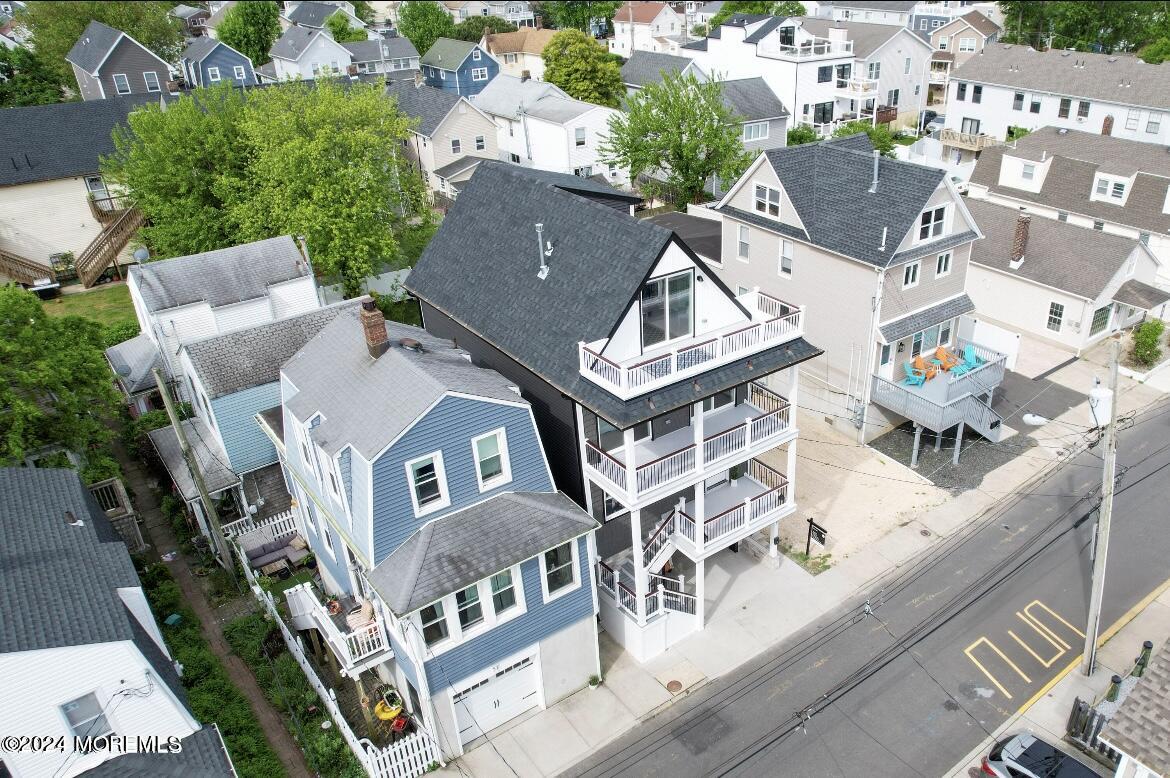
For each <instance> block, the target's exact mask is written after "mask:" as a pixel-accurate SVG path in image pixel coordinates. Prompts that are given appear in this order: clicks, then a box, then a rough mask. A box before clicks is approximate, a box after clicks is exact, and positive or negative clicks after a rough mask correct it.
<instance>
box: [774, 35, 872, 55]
mask: <svg viewBox="0 0 1170 778" xmlns="http://www.w3.org/2000/svg"><path fill="white" fill-rule="evenodd" d="M756 53H757V54H758V55H759V56H761V57H768V58H769V59H785V60H808V59H820V58H827V57H851V56H853V41H849V40H834V39H832V38H816V37H810V38H807V39H805V40H803V41H801V42H799V43H793V44H788V43H780V42H778V41H777V40H776V39H774V38H772V37H766V38H764V39H763V40H762V41H760V42H759V43H758V44H757V45H756Z"/></svg>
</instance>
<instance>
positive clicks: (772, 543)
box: [768, 521, 780, 559]
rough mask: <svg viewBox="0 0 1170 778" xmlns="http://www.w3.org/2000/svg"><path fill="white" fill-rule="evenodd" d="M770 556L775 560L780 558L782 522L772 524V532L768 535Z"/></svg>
mask: <svg viewBox="0 0 1170 778" xmlns="http://www.w3.org/2000/svg"><path fill="white" fill-rule="evenodd" d="M768 541H769V542H768V556H770V557H772V558H773V559H775V558H776V557H778V556H780V522H778V521H776V522H773V523H772V527H771V531H770V532H769V533H768Z"/></svg>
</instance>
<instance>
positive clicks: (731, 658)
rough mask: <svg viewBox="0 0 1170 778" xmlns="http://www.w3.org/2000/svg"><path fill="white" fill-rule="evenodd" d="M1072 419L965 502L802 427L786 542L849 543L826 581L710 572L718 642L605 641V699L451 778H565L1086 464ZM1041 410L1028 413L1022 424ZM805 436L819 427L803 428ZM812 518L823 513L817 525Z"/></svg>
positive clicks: (566, 707) (511, 729)
mask: <svg viewBox="0 0 1170 778" xmlns="http://www.w3.org/2000/svg"><path fill="white" fill-rule="evenodd" d="M1094 375H1100V376H1102V377H1104V376H1105V375H1106V373H1105V371H1104V368H1103V367H1102V365H1100V364H1097V363H1095V362H1092V361H1087V360H1081V361H1078V362H1075V363H1072V364H1070V365H1067V366H1065V367H1063V368H1061V369H1060V370H1058V371H1057V372H1055V373H1053V374H1052V375H1051V376H1049V377H1048V379H1049V380H1051V381H1052V382H1055V383H1056V384H1057V385H1059V386H1061V387H1065V388H1067V389H1069V390H1072V391H1079V392H1081V395H1082V396H1086V395H1087V392H1088V388H1089V387H1090V386H1092V378H1093V376H1094ZM1120 387H1121V388H1120V392H1119V398H1118V407H1119V412H1120V413H1121V414H1125V413H1127V412H1130V411H1135V410H1138V409H1141V408H1144V407H1147V406H1149V405H1150V404H1151V403H1157V402H1160V401H1162V400H1164V395H1163V394H1162V393H1161V392H1159V391H1158V390H1157V389H1155V388H1153V387H1149V386H1145V385H1143V384H1140V383H1137V382H1135V381H1132V380H1129V379H1125V378H1123V379H1122V380H1121V384H1120ZM1060 407H1063V408H1066V409H1067V410H1064V411H1063V412H1062V413H1060V414H1059V415H1056V414H1053V415H1054V418H1053V419H1052V421H1050V422H1049V423H1048V424H1046V425H1044V426H1042V427H1035V428H1032V427H1025V426H1023V425H1020V427H1019V429H1020V432H1021V433H1022V434H1021V437H1025V436H1026V437H1028V438H1029V446H1028V447H1027V448H1025V447H1023V446H1020V447H1019V448H1018V450H1019V452H1020V455H1018V456H1015V457H1014V458H1011V459H1009V460H1008V461H1007V462H1006V463H1005V464H1002V465H1001V466H999V467H998V468H996V469H994V470H991V471H990V472H988V473H987V474H986V475H985V476H983V478H982V479H981V480H980V481H979V482H978V483H977V484H975V485H974V486H973V487H972V488H969V489H967V490H965V491H963V492H962V493H960V494H958V495H957V496H952V495H950V494H947V493H946V492H945V491H943V490H940V489H938V488H937V487H935V486H934V485H932V484H931V482H930V481H928V480H926V479H925V478H923V477H921V476H920V475H919V474H917V473H915V472H914V471H911V470H910V469H909V468H907V467H904V466H902V465H900V464H898V463H896V462H894V461H893V460H890V459H889V458H887V457H884V456H882V455H880V454H878V453H877V452H874V451H873V450H872V449H869V448H865V447H859V446H855V445H852V444H851V443H850V442H849V440H848V438H847V437H846V436H845V435H843V434H841V433H839V432H834V431H833V430H831V428H829V427H827V426H826V425H821V426H820V427H817V428H815V431H810V427H811V426H812V425H811V424H810V426H802V432H801V435H802V441H801V442H800V443H798V449H797V450H798V454H799V455H800V456H801V460H800V464H799V466H798V473H799V477H798V478H797V479H796V488H797V505H798V510H797V514H796V516H795V517H793V518H790V519H788V520H786V521H787V522H788V524H789V526H786V527H785V530H784V531H782V534H784V535H785V536H786V537H789V538H796V537H799V538H800V539H801V543H802V544H803V534H802V533H803V531H804V530H803V527H802V526H797V527H796V528H795V529H794V528H793V527H792V526H791V525H793V524H796V525H803V524H804V519H805V517H807V516H809V515H815V516H816V517H817V521H818V522H820V523H823V524H826V526H828V527H829V530H830V537H836V538H837V539H836V540H835V543H831V544H830V546H829V548H828V550H829V551H831V552H833V566H832V567H831V568H830V569H829V570H827V571H826V572H824V573H821V574H820V575H818V576H816V577H813V576H812V575H810V574H809V573H807V572H806V571H805V570H804V569H803V568H801V567H800V566H799V565H797V564H796V563H795V562H793V561H791V560H789V559H787V558H784V557H782V558H781V559H780V564H779V566H778V567H773V566H770V565H767V564H763V563H760V562H757V561H755V560H754V559H753V558H752V557H750V556H749V555H748V554H746V553H740V554H734V553H732V552H730V551H725V552H723V553H721V554H719V555H717V556H715V557H713V558H712V559H711V560H709V561H708V563H707V584H706V598H707V623H706V627H705V629H703V630H702V631H700V632H697V633H694V634H692V635H690V636H688V637H687V638H686V639H684V640H683V641H681V642H680V643H678V644H676V645H675V646H673V647H671V648H670V650H668V651H667V652H666V653H664V654H662V655H661V656H658V657H655V658H654V659H652V660H650V661H648V662H646V663H644V664H639V663H638V662H636V661H635V660H634V659H632V658H631V657H630V656H629V655H628V654H626V653H625V652H623V651H622V650H621V649H620V647H619V646H618V645H617V644H615V643H614V641H613V640H612V639H611V638H610V637H609V636H608V635H606V634H605V633H601V636H600V640H601V649H602V672H603V676H604V683H603V684H602V685H601V686H600V687H599V688H597V689H592V690H591V689H584V690H582V691H580V692H577V693H576V694H574V695H572V696H570V697H568V698H567V699H565V700H562V701H561V702H559V703H557V704H555V705H552V706H550V707H549V708H548V709H546V710H538V711H533V712H530V713H528V714H527V715H525V716H521V717H519V718H518V719H516V720H514V721H512V722H509V723H508V724H506V725H504V726H503V727H500V728H499V729H497V730H494V731H492V732H489V733H488V736H487V737H484V738H479V740H478V741H475V742H473V743H472V744H471V748H470V749H469V750H468V752H467V753H466V754H465V755H464V756H463V757H462V758H461V759H459V760H457V762H456V763H452V764H450V765H448V766H447V767H446V768H444V769H445V770H446V771H447V772H449V773H451V774H452V775H454V774H455V773H457V772H459V773H462V774H463V775H465V776H466V775H468V774H471V775H473V776H485V777H486V776H498V775H512V773H513V772H515V774H516V775H518V776H521V777H522V778H527V777H528V776H550V775H556V774H558V773H560V772H562V771H564V770H565V769H567V768H569V767H571V766H572V765H573V764H575V763H576V762H578V761H580V760H581V759H583V758H584V757H586V756H588V755H589V754H590V753H592V752H593V751H595V750H597V749H598V748H599V747H600V746H602V745H604V744H605V743H607V742H609V741H610V740H613V739H615V738H616V737H618V736H619V735H620V734H622V732H623V731H625V730H626V729H628V728H629V727H630V726H631V725H632V724H633V723H634V722H636V721H639V720H645V719H646V718H649V717H650V716H652V715H653V714H655V713H656V712H658V711H659V710H661V709H663V708H664V707H666V706H668V705H670V704H671V703H672V702H674V701H675V700H677V699H680V698H681V697H683V696H686V695H687V694H689V693H690V692H692V691H693V690H695V689H697V688H699V687H700V686H701V685H703V684H704V683H706V682H707V681H708V680H710V679H713V678H716V677H718V676H720V675H723V674H724V673H727V672H729V671H731V670H733V669H734V668H735V667H737V666H738V665H740V664H742V663H743V662H744V661H746V660H748V659H750V658H752V657H754V656H756V655H757V654H759V653H761V652H762V651H764V650H766V649H767V648H769V647H771V646H774V645H776V644H777V643H779V642H782V641H783V640H784V639H786V638H787V637H789V636H790V635H793V634H795V633H796V632H797V631H799V630H800V629H801V628H803V627H804V626H806V625H808V624H809V623H811V622H812V621H814V620H815V619H816V618H817V617H819V616H820V615H822V614H824V613H826V612H828V611H830V610H832V609H833V608H835V607H837V606H839V605H841V604H842V603H843V602H845V601H846V600H847V599H848V598H850V597H851V596H853V595H855V594H857V593H858V592H862V591H869V590H871V589H872V588H874V587H876V586H880V582H881V580H882V579H883V578H884V577H886V576H889V575H893V574H896V572H897V570H898V568H900V567H901V566H902V565H903V564H905V563H907V562H909V561H911V560H913V559H914V558H916V557H917V556H918V555H919V554H920V553H922V552H923V551H924V550H926V549H927V548H929V547H930V546H932V545H933V544H935V543H938V542H940V541H942V540H943V539H945V538H947V537H949V536H951V535H953V534H955V533H957V532H961V531H962V530H963V529H964V528H965V527H966V526H967V525H969V524H970V523H971V522H972V521H973V520H975V519H977V518H978V517H979V516H982V515H983V514H984V513H985V512H986V511H988V510H989V509H991V508H993V507H995V506H997V505H999V504H1000V503H1001V502H1002V501H1003V500H1005V499H1008V498H1010V497H1011V496H1012V495H1014V494H1017V493H1018V492H1020V491H1021V490H1023V489H1026V488H1028V487H1029V486H1031V485H1032V484H1033V483H1035V482H1037V481H1039V479H1041V478H1042V477H1043V476H1044V475H1046V474H1047V473H1048V472H1050V471H1051V470H1053V469H1055V468H1056V467H1059V465H1060V463H1061V462H1063V461H1064V460H1065V459H1068V458H1069V457H1070V455H1071V454H1072V453H1073V452H1075V451H1079V450H1080V448H1081V447H1083V446H1084V445H1085V444H1086V442H1087V439H1088V438H1091V437H1092V436H1091V435H1089V434H1087V425H1088V424H1089V421H1088V420H1089V418H1090V417H1089V413H1088V408H1087V402H1081V403H1079V404H1076V405H1074V406H1072V407H1069V405H1068V404H1065V405H1063V406H1060ZM1028 411H1029V409H1028V408H1020V409H1018V411H1017V413H1018V415H1022V414H1023V413H1025V412H1028ZM799 423H800V424H801V425H805V423H806V422H805V420H804V419H803V418H802V419H801V420H800V421H799ZM806 435H807V436H808V437H809V438H810V440H809V442H808V443H807V444H806V443H805V442H804V441H803V438H804V436H806ZM813 440H817V441H820V442H819V443H817V442H813ZM972 445H978V446H989V445H992V444H989V443H986V442H985V441H980V442H978V443H974V444H972ZM811 460H818V461H817V462H813V461H811ZM960 466H961V465H960ZM1078 469H1083V470H1084V471H1085V472H1084V478H1085V481H1084V485H1086V486H1087V485H1088V484H1090V483H1092V482H1094V480H1095V481H1097V482H1099V481H1100V478H1101V474H1100V472H1099V471H1098V470H1096V469H1090V468H1078ZM875 505H876V506H880V508H875ZM809 506H812V510H813V511H815V513H811V514H810V512H809ZM854 536H856V537H854ZM859 538H860V540H859ZM802 550H803V546H802ZM600 596H602V597H604V596H606V595H604V594H601V595H600ZM1143 639H1145V638H1143ZM1138 642H1139V644H1140V641H1138ZM1129 650H1130V649H1128V648H1127V649H1126V651H1129ZM1106 664H1108V662H1106ZM1110 674H1111V673H1110ZM1106 677H1108V675H1107V676H1106ZM670 681H678V682H679V683H680V684H681V687H682V688H681V690H680V691H678V692H676V693H674V694H672V693H670V692H668V691H667V690H666V685H667V683H669V682H670Z"/></svg>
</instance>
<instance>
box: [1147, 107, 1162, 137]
mask: <svg viewBox="0 0 1170 778" xmlns="http://www.w3.org/2000/svg"><path fill="white" fill-rule="evenodd" d="M1161 128H1162V114H1160V113H1156V112H1154V111H1151V112H1150V116H1149V118H1148V119H1146V132H1147V133H1149V134H1150V135H1157V134H1158V130H1160V129H1161Z"/></svg>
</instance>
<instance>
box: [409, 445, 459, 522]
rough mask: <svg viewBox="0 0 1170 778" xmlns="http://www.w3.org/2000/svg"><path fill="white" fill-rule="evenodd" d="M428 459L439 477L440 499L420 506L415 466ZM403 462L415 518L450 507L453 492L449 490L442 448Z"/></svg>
mask: <svg viewBox="0 0 1170 778" xmlns="http://www.w3.org/2000/svg"><path fill="white" fill-rule="evenodd" d="M428 459H430V460H432V463H433V464H434V467H435V476H436V477H437V479H438V484H439V499H438V500H436V501H434V502H430V503H427V504H426V505H425V506H423V507H422V508H420V507H419V504H418V494H417V493H416V492H415V483H414V469H413V466H414V465H416V464H418V463H419V462H423V461H426V460H428ZM402 464H403V467H405V468H406V486H407V489H408V490H409V492H410V504H411V505H412V506H414V515H415V518H422V517H423V516H426V515H428V514H431V513H434V512H435V511H441V510H443V509H444V508H449V507H450V506H451V493H450V492H448V491H447V471H446V469H445V468H444V467H443V450H442V449H439V450H437V451H433V452H431V453H429V454H424V455H423V456H421V457H415V458H414V459H408V460H407V461H405V462H403V463H402Z"/></svg>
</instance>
